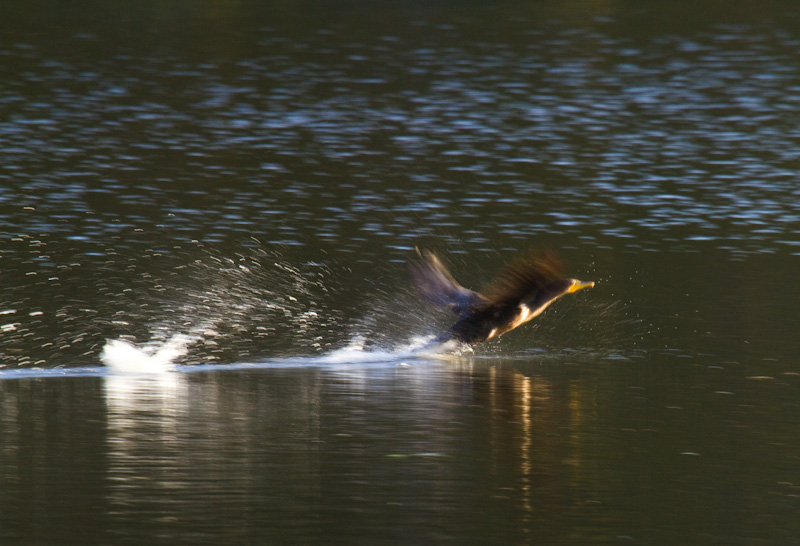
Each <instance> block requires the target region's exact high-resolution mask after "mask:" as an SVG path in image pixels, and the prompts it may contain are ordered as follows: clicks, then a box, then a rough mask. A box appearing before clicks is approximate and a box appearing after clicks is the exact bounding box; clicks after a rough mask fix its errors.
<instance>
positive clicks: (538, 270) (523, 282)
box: [483, 251, 564, 305]
mask: <svg viewBox="0 0 800 546" xmlns="http://www.w3.org/2000/svg"><path fill="white" fill-rule="evenodd" d="M563 276H564V264H563V263H562V262H561V260H560V259H559V258H558V256H556V255H555V253H553V252H551V251H545V252H541V253H538V254H537V253H529V254H528V255H526V256H521V257H519V258H516V259H515V260H514V261H512V262H511V263H510V264H508V265H507V266H506V267H504V268H503V270H502V271H500V273H499V274H498V275H497V277H496V278H495V279H494V280H493V281H492V282H491V284H490V285H489V286H488V287H487V288H486V290H484V291H483V294H484V296H485V298H486V300H487V301H488V302H489V304H496V305H503V304H511V305H516V304H517V303H519V302H520V301H521V300H523V299H525V298H526V297H529V296H530V295H531V293H534V292H537V291H539V290H541V289H542V288H544V287H545V286H546V285H547V284H548V283H550V282H552V281H554V280H556V279H560V278H563Z"/></svg>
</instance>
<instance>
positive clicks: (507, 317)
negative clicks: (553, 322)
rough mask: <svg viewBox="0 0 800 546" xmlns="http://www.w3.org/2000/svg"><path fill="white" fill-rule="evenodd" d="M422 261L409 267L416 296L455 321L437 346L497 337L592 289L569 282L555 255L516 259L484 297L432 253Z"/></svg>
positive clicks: (572, 280) (585, 284)
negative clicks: (568, 296)
mask: <svg viewBox="0 0 800 546" xmlns="http://www.w3.org/2000/svg"><path fill="white" fill-rule="evenodd" d="M420 258H421V259H420V260H419V261H417V262H415V263H413V264H411V266H410V267H411V276H412V280H413V282H414V286H415V287H416V289H417V292H418V293H419V295H420V296H421V297H422V298H423V299H424V300H425V301H427V302H428V303H430V304H432V305H435V306H438V307H444V308H447V309H449V310H450V311H452V312H453V313H454V314H455V315H456V316H457V319H456V322H455V323H453V325H452V326H451V327H450V328H449V329H448V330H447V331H446V332H445V333H443V334H442V335H440V336H439V337H437V338H436V341H437V342H445V341H449V340H452V339H454V340H457V341H461V342H463V343H477V342H481V341H486V340H488V339H492V338H495V337H497V336H500V335H502V334H504V333H506V332H509V331H511V330H513V329H514V328H516V327H518V326H520V325H522V324H525V323H526V322H528V321H529V320H531V319H532V318H534V317H536V316H538V315H539V314H541V313H542V311H544V310H545V309H546V308H547V307H548V306H549V305H550V304H551V303H553V302H554V301H555V300H557V299H558V298H560V297H562V296H564V295H566V294H572V293H574V292H577V291H578V290H582V289H584V288H589V287H592V286H594V283H593V282H583V281H579V280H577V279H570V278H566V277H565V276H564V273H563V272H564V266H563V264H562V262H561V260H559V258H558V257H557V256H556V255H555V254H554V253H552V252H543V253H540V254H533V253H530V254H528V255H525V256H521V257H518V258H517V259H515V260H514V261H512V262H511V263H510V264H508V265H507V266H506V267H505V268H504V269H503V270H501V272H500V273H499V274H498V275H497V277H496V278H495V279H494V281H492V282H491V283H490V284H489V285H488V286H487V288H486V289H485V290H484V291H483V292H482V293H481V292H475V291H472V290H469V289H467V288H464V287H463V286H461V285H460V284H459V283H458V282H457V281H456V280H455V279H454V278H453V276H452V275H451V274H450V272H449V271H448V270H447V268H446V267H445V266H444V265H443V264H442V262H441V260H439V258H438V257H437V256H436V255H435V254H433V253H432V252H427V251H422V252H420Z"/></svg>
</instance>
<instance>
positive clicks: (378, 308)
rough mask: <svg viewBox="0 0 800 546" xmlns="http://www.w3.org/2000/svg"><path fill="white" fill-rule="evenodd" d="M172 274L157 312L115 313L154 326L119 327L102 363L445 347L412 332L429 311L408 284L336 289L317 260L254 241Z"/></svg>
mask: <svg viewBox="0 0 800 546" xmlns="http://www.w3.org/2000/svg"><path fill="white" fill-rule="evenodd" d="M176 280H177V281H179V283H176V285H175V286H172V287H170V286H169V285H167V284H166V283H164V288H163V289H162V290H161V291H160V297H162V298H163V301H161V302H159V304H160V307H161V317H160V318H159V319H158V320H156V321H153V320H152V319H151V318H149V317H148V316H147V315H146V314H145V315H142V314H141V313H135V312H134V313H132V316H131V317H130V323H129V321H120V324H124V325H128V324H129V325H130V326H133V327H134V328H135V326H136V323H150V324H153V326H152V327H151V329H150V332H149V334H148V338H147V339H148V340H147V341H146V342H145V343H141V344H137V343H134V342H132V341H130V339H131V338H130V336H127V335H126V336H124V337H122V338H119V339H112V340H108V341H107V342H106V344H105V346H104V347H103V349H102V352H101V354H100V359H101V361H102V362H103V364H104V365H105V366H106V367H107V368H108V369H109V370H111V371H113V372H116V373H139V374H140V373H164V372H169V371H173V370H175V369H176V367H181V368H183V366H182V365H183V364H186V365H191V366H198V365H206V366H208V365H215V364H216V363H220V362H253V361H254V359H255V361H263V360H265V359H267V358H270V359H271V360H274V359H275V357H276V355H279V356H280V357H281V358H282V359H284V360H291V361H293V362H294V361H297V360H303V361H304V362H306V363H309V364H312V363H318V364H337V363H344V362H360V363H364V362H390V361H396V360H402V359H411V358H416V357H421V356H425V355H428V356H430V355H434V354H440V353H443V352H445V351H446V350H452V349H453V347H450V345H452V344H441V343H433V336H427V337H424V336H423V337H420V336H414V332H413V330H414V328H415V327H425V328H426V327H427V322H428V319H429V317H423V316H420V315H416V314H415V313H414V312H413V311H411V309H413V308H415V307H419V306H418V305H416V296H413V295H412V294H411V293H410V292H408V293H404V292H403V291H402V290H399V291H398V292H396V293H394V294H392V295H391V298H392V299H391V301H390V300H387V299H386V298H387V297H389V296H388V295H386V294H377V295H370V297H365V295H364V294H363V292H362V293H358V294H353V295H345V296H343V295H342V294H341V293H337V289H338V288H339V286H338V285H337V284H336V283H335V281H333V280H332V279H331V278H330V275H329V270H328V269H327V267H324V266H322V265H320V264H316V263H306V264H304V266H302V267H296V266H293V265H291V264H288V263H287V262H286V261H284V260H282V259H280V257H278V256H275V255H272V254H269V253H267V252H264V251H261V250H254V251H253V252H252V253H251V254H248V255H244V254H238V255H237V256H236V259H229V258H220V257H219V256H216V255H213V254H211V253H209V254H208V255H207V256H206V258H204V259H203V260H197V261H195V262H194V263H192V264H191V265H190V266H189V267H187V268H184V270H183V271H181V274H180V276H179V278H178V279H176ZM331 298H336V299H337V300H338V301H339V302H340V303H339V304H338V306H337V305H334V304H333V303H331V302H330V301H329V300H330V299H331ZM405 298H407V300H408V301H405ZM364 300H368V301H369V303H370V308H369V309H368V310H358V309H356V310H354V311H353V312H352V313H353V314H354V315H355V316H358V317H360V318H357V319H355V318H349V319H348V318H346V311H342V309H341V307H342V305H341V301H346V302H348V303H350V302H355V303H357V304H360V303H361V302H362V301H364ZM142 307H143V308H144V306H142ZM154 307H155V306H154V305H152V304H151V305H150V306H148V307H147V308H154ZM150 312H151V313H152V311H150ZM420 329H421V328H420ZM298 352H299V353H300V354H298Z"/></svg>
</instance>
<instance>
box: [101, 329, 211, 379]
mask: <svg viewBox="0 0 800 546" xmlns="http://www.w3.org/2000/svg"><path fill="white" fill-rule="evenodd" d="M198 339H199V338H198V337H197V336H190V335H185V334H175V335H173V336H172V337H170V338H169V339H167V341H165V342H150V343H148V344H145V345H142V346H141V347H137V346H136V345H134V344H133V343H130V342H128V341H125V340H122V339H112V340H108V341H107V342H106V344H105V346H104V347H103V351H102V353H100V360H102V362H103V364H105V365H106V366H107V367H108V368H110V369H111V370H112V371H114V372H118V373H140V374H145V373H165V372H169V371H172V370H173V369H174V368H175V361H176V360H177V359H178V358H180V357H182V356H184V355H185V354H186V353H187V352H188V351H189V345H191V344H192V343H194V342H195V341H197V340H198Z"/></svg>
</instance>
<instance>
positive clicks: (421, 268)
mask: <svg viewBox="0 0 800 546" xmlns="http://www.w3.org/2000/svg"><path fill="white" fill-rule="evenodd" d="M418 252H419V255H420V257H421V258H422V259H421V260H420V261H418V262H415V263H412V264H411V265H410V266H409V267H410V269H411V279H412V281H413V282H414V287H415V288H416V289H417V292H418V293H419V295H420V296H421V297H422V299H424V300H425V301H427V302H428V303H430V304H432V305H436V306H439V307H445V308H447V309H449V310H451V311H452V312H453V313H455V314H457V315H460V314H462V313H464V312H465V311H466V310H468V309H470V308H471V307H473V306H475V305H479V304H483V303H485V302H486V298H484V297H483V296H482V295H481V294H479V293H477V292H473V291H472V290H469V289H467V288H464V287H463V286H461V285H460V284H458V282H456V280H455V279H454V278H453V276H452V275H451V274H450V272H449V271H448V270H447V268H446V267H445V266H444V265H443V264H442V262H441V261H439V258H438V257H437V256H436V254H434V253H433V252H429V251H421V252H420V251H419V250H418Z"/></svg>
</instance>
